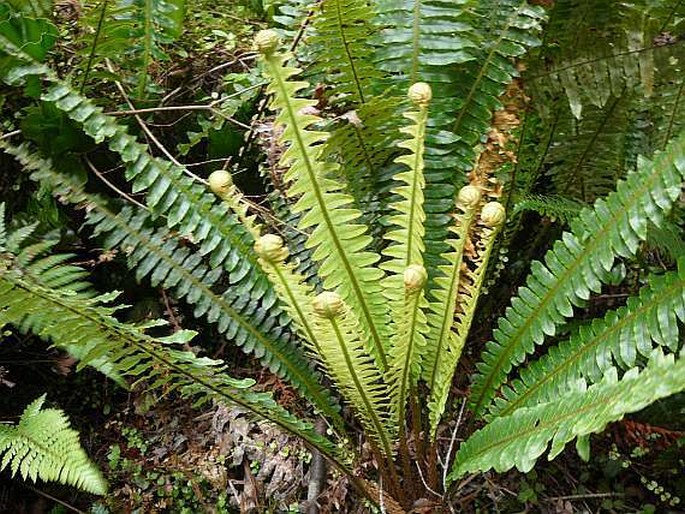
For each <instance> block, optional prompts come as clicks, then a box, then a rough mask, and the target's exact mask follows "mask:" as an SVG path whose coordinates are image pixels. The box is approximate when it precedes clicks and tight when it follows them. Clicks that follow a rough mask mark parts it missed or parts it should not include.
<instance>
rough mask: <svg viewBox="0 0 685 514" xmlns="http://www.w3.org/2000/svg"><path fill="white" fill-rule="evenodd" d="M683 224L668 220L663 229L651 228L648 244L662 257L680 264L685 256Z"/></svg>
mask: <svg viewBox="0 0 685 514" xmlns="http://www.w3.org/2000/svg"><path fill="white" fill-rule="evenodd" d="M680 211H682V209H680ZM683 225H684V224H683V222H682V221H681V222H680V223H678V221H674V220H666V222H665V223H664V224H663V226H661V227H653V226H652V227H649V232H648V234H647V243H648V244H649V246H650V247H651V248H653V249H656V250H657V251H658V252H659V253H660V255H662V256H664V258H666V259H668V260H670V261H671V262H674V263H675V262H678V259H680V258H681V257H682V256H683V255H685V239H683V234H684V233H685V232H683V229H682V228H681V227H682V226H683Z"/></svg>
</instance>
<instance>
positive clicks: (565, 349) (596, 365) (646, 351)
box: [490, 261, 685, 416]
mask: <svg viewBox="0 0 685 514" xmlns="http://www.w3.org/2000/svg"><path fill="white" fill-rule="evenodd" d="M678 320H680V322H681V323H682V322H685V261H681V262H680V269H679V271H673V272H669V273H667V274H665V275H663V276H654V277H651V280H650V283H649V286H647V287H645V288H643V289H642V291H641V292H640V295H639V297H631V298H629V299H628V303H627V305H626V306H625V307H621V308H619V309H618V310H616V311H610V312H608V313H607V314H606V316H604V318H603V319H599V320H595V321H594V322H592V323H591V324H587V325H582V326H581V327H580V328H579V329H578V330H577V331H575V332H574V333H573V335H572V336H571V338H570V339H567V340H565V341H563V342H561V343H560V344H559V345H558V346H555V347H552V348H550V350H549V352H548V353H547V354H546V355H545V356H544V357H542V358H541V359H539V360H538V361H535V362H533V363H532V364H530V365H529V366H527V367H525V368H523V369H521V370H520V371H519V378H518V379H517V380H515V381H514V382H513V383H512V384H511V386H508V387H505V388H504V389H503V391H502V392H503V397H502V398H497V399H496V400H495V403H494V404H493V405H492V406H491V409H490V415H491V416H506V415H509V414H511V413H512V412H514V411H515V410H517V409H519V408H521V407H531V406H534V405H535V404H537V403H543V402H548V401H552V400H554V399H555V398H557V397H558V396H559V395H560V394H562V393H563V392H564V391H568V390H569V389H572V388H574V385H575V384H576V383H577V382H578V381H580V380H585V381H586V382H588V383H594V382H598V381H599V380H600V379H601V377H602V375H603V374H604V373H605V372H607V371H608V369H609V368H610V367H612V366H615V365H618V366H620V367H621V368H624V369H625V368H630V367H633V366H635V365H636V364H637V359H638V356H639V355H641V356H644V357H647V356H649V355H650V354H651V353H652V351H653V349H654V345H655V344H657V345H659V346H662V347H665V348H669V349H670V350H671V351H676V350H677V349H678Z"/></svg>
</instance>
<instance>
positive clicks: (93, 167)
mask: <svg viewBox="0 0 685 514" xmlns="http://www.w3.org/2000/svg"><path fill="white" fill-rule="evenodd" d="M84 160H85V161H86V164H87V165H88V167H89V168H90V171H92V172H93V173H95V175H97V177H98V178H99V179H100V180H102V181H103V182H104V183H105V184H106V185H107V187H109V188H110V189H112V190H113V191H115V192H116V193H117V194H119V195H120V196H121V197H122V198H125V199H126V200H128V201H129V202H131V203H132V204H134V205H137V206H138V207H140V208H141V209H144V210H146V211H149V210H150V209H148V208H147V207H146V206H145V205H143V204H142V203H140V202H139V201H138V200H136V199H135V198H133V197H131V196H129V195H128V194H127V193H125V192H124V191H122V190H121V189H119V188H118V187H117V186H115V185H114V184H112V183H111V182H110V181H109V180H107V179H106V178H105V176H104V175H103V174H102V173H101V172H100V171H98V169H97V168H96V167H95V165H93V163H92V162H90V159H89V158H88V157H85V159H84Z"/></svg>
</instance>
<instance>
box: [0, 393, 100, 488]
mask: <svg viewBox="0 0 685 514" xmlns="http://www.w3.org/2000/svg"><path fill="white" fill-rule="evenodd" d="M44 403H45V395H43V396H41V397H40V398H37V399H36V400H34V401H33V402H32V403H31V404H30V405H29V406H28V407H26V409H25V410H24V412H23V413H22V415H21V419H20V420H19V423H18V424H16V425H4V424H0V457H2V462H0V470H1V469H5V468H7V467H9V468H10V470H11V471H12V476H14V475H17V474H19V475H21V476H22V477H23V478H24V479H27V480H32V481H34V482H35V481H36V480H38V479H40V480H45V481H55V482H60V483H62V484H67V485H72V486H74V487H77V488H79V489H82V490H84V491H87V492H89V493H93V494H99V495H103V494H106V493H107V481H106V480H105V478H104V477H103V476H102V473H100V470H99V469H98V468H97V466H95V464H93V463H92V462H91V461H90V459H89V458H88V456H87V455H86V452H85V451H84V450H83V448H82V447H81V443H80V441H79V435H78V432H76V430H74V429H72V428H70V427H69V420H68V419H67V417H66V415H65V414H64V413H63V412H62V411H61V410H58V409H43V404H44Z"/></svg>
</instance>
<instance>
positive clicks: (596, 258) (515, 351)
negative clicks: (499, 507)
mask: <svg viewBox="0 0 685 514" xmlns="http://www.w3.org/2000/svg"><path fill="white" fill-rule="evenodd" d="M683 179H685V134H682V135H681V136H680V137H679V138H677V139H675V140H674V141H673V142H672V143H671V144H670V145H669V146H668V147H667V149H666V150H665V151H664V152H660V153H657V154H656V155H655V156H654V160H653V161H648V160H646V159H641V160H640V161H639V163H638V170H637V171H636V172H634V173H632V174H631V175H630V176H629V177H628V178H627V179H626V180H624V181H620V182H619V183H618V186H617V190H616V192H614V193H611V194H610V195H609V196H607V197H606V199H600V200H597V201H596V202H595V204H594V207H593V208H592V209H590V208H586V209H584V210H583V211H581V213H580V215H579V216H578V218H576V219H575V220H574V221H573V222H572V224H571V232H566V233H564V235H563V237H562V239H561V240H560V241H557V242H556V243H555V245H554V247H553V248H552V249H551V250H550V251H549V252H548V253H547V255H546V256H545V264H543V263H541V262H537V261H535V262H533V264H532V266H531V267H532V272H531V274H530V275H529V278H528V280H527V283H526V285H525V286H523V287H520V288H519V290H518V295H517V296H516V297H514V298H513V300H512V302H511V307H509V308H507V310H506V313H505V315H504V316H503V317H502V318H501V319H500V321H499V324H498V328H497V329H496V330H495V333H494V341H490V342H489V343H488V344H487V345H486V348H485V351H484V352H483V357H482V359H483V360H482V362H481V363H480V364H479V365H478V374H477V375H476V377H475V379H474V382H473V388H472V392H473V395H472V400H471V405H472V407H473V409H474V410H475V412H476V413H477V414H481V413H482V412H483V409H484V408H486V407H487V406H488V404H489V403H490V401H491V400H492V398H493V397H494V396H495V393H496V391H497V389H498V388H499V387H500V385H501V384H502V383H503V382H504V381H505V380H506V376H507V374H508V372H509V371H510V370H511V368H512V367H513V366H514V365H516V364H518V363H520V362H522V361H523V359H524V358H525V356H526V355H528V354H530V353H532V352H533V350H534V349H535V346H536V345H539V344H542V342H543V341H544V338H545V336H546V335H549V336H551V335H554V334H555V332H556V326H557V325H559V324H561V323H563V322H564V321H565V319H566V318H568V317H571V316H572V315H573V306H574V305H578V304H580V303H582V302H583V301H585V300H587V299H588V298H589V297H590V294H591V293H592V292H599V291H600V289H601V286H602V283H604V282H606V281H607V278H608V272H609V270H611V268H612V266H613V263H614V260H615V258H616V256H617V255H618V256H622V257H630V256H632V255H634V254H635V252H636V251H637V249H638V247H639V245H640V243H641V241H644V240H645V239H646V238H647V228H648V225H649V224H650V223H652V224H654V225H656V226H660V225H661V224H662V220H663V219H664V216H665V213H666V212H668V210H669V209H670V208H671V206H672V205H673V202H675V201H676V200H677V199H678V197H679V195H680V188H681V184H682V182H683Z"/></svg>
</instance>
